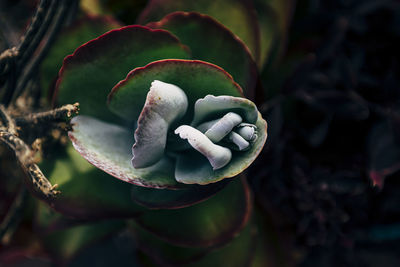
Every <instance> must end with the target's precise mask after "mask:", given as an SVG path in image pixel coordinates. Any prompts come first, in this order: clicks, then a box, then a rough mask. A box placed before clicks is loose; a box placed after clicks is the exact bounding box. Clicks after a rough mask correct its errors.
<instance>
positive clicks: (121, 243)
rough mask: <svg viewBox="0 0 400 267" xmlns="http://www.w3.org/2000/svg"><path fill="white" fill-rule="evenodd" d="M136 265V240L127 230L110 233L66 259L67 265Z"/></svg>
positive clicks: (134, 266)
mask: <svg viewBox="0 0 400 267" xmlns="http://www.w3.org/2000/svg"><path fill="white" fill-rule="evenodd" d="M83 266H96V267H108V266H118V267H138V266H143V265H142V264H140V263H139V259H138V256H137V253H136V241H135V240H134V239H133V237H132V236H130V235H128V234H127V231H125V230H122V231H120V232H115V233H112V235H109V236H108V237H106V238H104V239H102V240H100V241H98V242H96V243H95V244H92V245H90V246H88V247H85V248H83V249H82V250H81V251H79V253H77V254H76V255H75V256H74V257H72V259H70V260H69V261H68V267H83Z"/></svg>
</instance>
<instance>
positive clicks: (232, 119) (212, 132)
mask: <svg viewBox="0 0 400 267" xmlns="http://www.w3.org/2000/svg"><path fill="white" fill-rule="evenodd" d="M241 122H242V117H240V116H239V115H238V114H236V113H234V112H228V113H227V114H225V115H224V116H223V117H222V118H221V119H220V120H218V121H217V122H216V123H215V124H214V125H212V126H211V127H210V128H209V129H208V130H207V131H206V132H205V135H206V136H207V137H208V138H210V140H211V141H213V142H215V143H217V142H219V141H221V140H222V139H223V138H224V137H225V136H227V135H228V134H229V133H230V132H231V131H232V129H233V128H234V127H235V126H236V125H238V124H239V123H241Z"/></svg>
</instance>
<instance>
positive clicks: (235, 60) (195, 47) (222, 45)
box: [147, 12, 257, 98]
mask: <svg viewBox="0 0 400 267" xmlns="http://www.w3.org/2000/svg"><path fill="white" fill-rule="evenodd" d="M147 26H148V27H150V28H158V29H165V30H168V31H169V32H171V33H173V34H174V35H176V36H177V37H178V38H179V40H180V41H181V42H182V43H183V44H185V45H187V46H189V47H190V50H191V52H192V58H193V59H199V60H204V61H207V62H210V63H213V64H215V65H218V66H220V67H222V68H223V69H225V70H226V71H227V72H228V73H230V74H231V75H232V76H233V77H234V79H235V81H237V82H238V83H239V84H240V86H241V87H242V88H243V91H244V94H245V96H246V97H248V98H254V91H255V86H256V80H257V66H256V64H255V62H254V61H253V59H252V57H251V55H250V52H249V51H248V48H247V47H246V45H245V44H243V42H242V41H241V40H240V39H238V38H237V36H236V35H234V34H233V33H232V32H231V31H230V30H229V29H227V28H226V27H225V26H223V25H222V24H220V23H219V22H217V21H216V20H214V19H213V18H211V17H209V16H207V15H202V14H199V13H194V12H190V13H187V12H174V13H172V14H169V15H167V16H166V17H164V18H163V19H162V20H160V21H158V22H153V23H149V24H147ZM204 40H207V41H206V42H205V41H204Z"/></svg>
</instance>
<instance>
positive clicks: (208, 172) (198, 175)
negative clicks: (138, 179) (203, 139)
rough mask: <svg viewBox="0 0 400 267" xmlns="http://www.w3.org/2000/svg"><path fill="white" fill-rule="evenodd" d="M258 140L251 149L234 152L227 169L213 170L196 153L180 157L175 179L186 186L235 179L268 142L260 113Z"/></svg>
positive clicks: (264, 122) (257, 124)
mask: <svg viewBox="0 0 400 267" xmlns="http://www.w3.org/2000/svg"><path fill="white" fill-rule="evenodd" d="M255 125H256V126H257V135H258V137H257V139H256V140H255V142H254V143H253V144H252V145H251V147H250V149H248V150H245V151H232V160H231V161H230V162H229V164H228V165H226V166H225V167H223V168H221V169H218V170H213V169H212V167H211V165H210V163H209V162H208V160H207V159H206V158H205V157H204V156H202V155H201V154H200V153H198V152H196V151H190V152H187V153H185V154H183V155H178V157H177V161H176V170H175V178H176V179H177V181H179V182H181V183H185V184H194V183H195V184H208V183H214V182H218V181H221V180H222V179H225V178H230V177H234V176H235V175H238V174H239V173H241V172H242V171H244V170H245V169H246V168H247V167H249V166H250V164H251V163H252V162H253V161H254V160H255V159H256V158H257V156H258V154H259V153H260V152H261V150H262V148H263V146H264V144H265V141H266V140H267V122H266V121H265V120H264V119H263V118H262V117H261V114H260V113H258V119H257V122H256V123H255Z"/></svg>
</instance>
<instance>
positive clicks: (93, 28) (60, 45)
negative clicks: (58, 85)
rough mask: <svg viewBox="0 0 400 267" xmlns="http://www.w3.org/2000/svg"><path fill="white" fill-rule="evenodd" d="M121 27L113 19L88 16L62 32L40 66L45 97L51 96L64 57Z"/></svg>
mask: <svg viewBox="0 0 400 267" xmlns="http://www.w3.org/2000/svg"><path fill="white" fill-rule="evenodd" d="M119 27H121V25H120V23H119V22H117V21H115V20H113V19H112V18H111V17H106V16H86V17H83V18H81V19H79V20H77V21H76V22H74V24H72V25H71V26H70V27H68V28H67V29H65V30H63V31H61V32H60V34H59V35H58V37H57V40H56V41H55V42H54V44H53V45H52V46H51V49H50V50H49V53H48V55H47V57H46V58H45V59H44V60H43V63H42V64H41V66H40V82H41V86H42V89H43V93H44V95H45V96H47V97H49V95H48V94H49V93H50V94H51V90H52V88H50V86H52V83H53V82H55V80H56V79H57V75H58V70H59V69H60V68H61V66H62V63H63V59H64V57H66V56H67V55H69V54H71V53H72V52H74V50H75V49H76V48H77V47H78V46H80V45H81V44H84V43H86V42H87V41H90V40H92V39H94V38H96V37H98V36H99V35H101V34H103V33H105V32H107V31H109V30H111V29H115V28H119ZM49 90H50V92H49Z"/></svg>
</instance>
